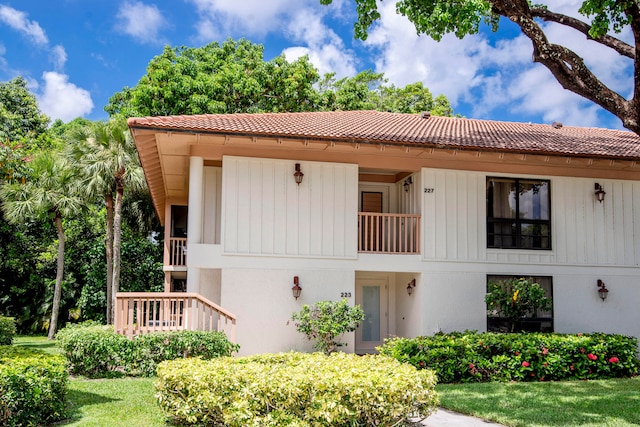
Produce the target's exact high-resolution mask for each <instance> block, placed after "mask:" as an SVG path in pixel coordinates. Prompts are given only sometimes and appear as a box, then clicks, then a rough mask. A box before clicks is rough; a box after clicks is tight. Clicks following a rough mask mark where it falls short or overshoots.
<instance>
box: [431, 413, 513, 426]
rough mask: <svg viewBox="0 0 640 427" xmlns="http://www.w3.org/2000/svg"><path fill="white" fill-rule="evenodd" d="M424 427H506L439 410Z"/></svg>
mask: <svg viewBox="0 0 640 427" xmlns="http://www.w3.org/2000/svg"><path fill="white" fill-rule="evenodd" d="M422 425H424V426H427V427H504V426H502V424H496V423H492V422H489V421H485V420H482V419H480V418H476V417H471V416H469V415H463V414H459V413H457V412H453V411H449V410H446V409H442V408H438V410H437V411H436V412H435V413H433V414H431V415H430V416H429V418H427V419H426V420H424V422H423V423H422Z"/></svg>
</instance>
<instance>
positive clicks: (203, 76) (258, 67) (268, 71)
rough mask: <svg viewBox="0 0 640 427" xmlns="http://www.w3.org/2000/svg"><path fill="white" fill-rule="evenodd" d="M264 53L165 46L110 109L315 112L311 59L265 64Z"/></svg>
mask: <svg viewBox="0 0 640 427" xmlns="http://www.w3.org/2000/svg"><path fill="white" fill-rule="evenodd" d="M263 51H264V49H263V47H262V46H261V45H258V44H253V43H251V42H250V41H248V40H245V39H241V40H239V41H234V40H231V39H229V40H227V41H225V42H224V43H222V44H218V43H210V44H208V45H206V46H203V47H199V48H191V47H180V48H171V47H165V49H164V51H163V53H162V54H161V55H158V56H156V57H155V58H153V59H152V60H151V62H149V65H148V66H147V73H146V74H145V75H144V76H143V77H142V79H140V81H139V82H138V84H137V85H136V86H135V87H134V88H124V89H123V90H122V91H121V92H119V93H117V94H115V95H114V96H112V97H111V98H110V99H109V104H108V105H107V107H105V110H106V111H107V112H108V113H109V114H110V115H115V114H123V115H124V116H127V117H131V116H154V115H155V116H157V115H174V114H207V113H238V112H265V111H272V112H273V111H312V110H314V109H316V103H317V101H318V100H317V99H316V95H317V93H316V91H315V90H314V89H313V84H314V83H315V82H316V81H317V80H318V73H317V71H316V69H315V68H314V67H313V66H312V65H311V64H310V63H309V60H308V58H307V57H302V58H300V59H297V60H295V61H293V62H288V61H286V60H285V59H284V57H283V56H280V57H278V58H275V59H273V60H271V61H265V60H264V57H263V56H264V52H263Z"/></svg>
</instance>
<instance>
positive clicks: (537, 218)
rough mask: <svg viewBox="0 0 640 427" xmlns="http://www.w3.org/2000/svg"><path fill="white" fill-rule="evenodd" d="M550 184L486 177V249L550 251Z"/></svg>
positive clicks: (538, 181) (539, 181)
mask: <svg viewBox="0 0 640 427" xmlns="http://www.w3.org/2000/svg"><path fill="white" fill-rule="evenodd" d="M550 187H551V184H550V181H548V180H541V179H524V178H502V177H487V247H488V248H501V249H545V250H550V249H551V195H550Z"/></svg>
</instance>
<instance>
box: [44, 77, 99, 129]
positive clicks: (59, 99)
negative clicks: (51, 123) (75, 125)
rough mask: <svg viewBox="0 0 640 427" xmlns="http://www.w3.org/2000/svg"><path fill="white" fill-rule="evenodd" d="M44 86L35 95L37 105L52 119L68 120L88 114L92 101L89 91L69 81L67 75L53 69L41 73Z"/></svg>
mask: <svg viewBox="0 0 640 427" xmlns="http://www.w3.org/2000/svg"><path fill="white" fill-rule="evenodd" d="M42 78H43V80H44V88H43V89H42V92H41V93H40V94H38V95H37V98H38V105H39V106H40V109H41V110H42V112H43V113H45V114H46V115H48V116H49V117H51V119H52V120H55V119H61V120H62V121H63V122H68V121H70V120H73V119H75V118H76V117H80V116H84V115H86V114H89V113H90V112H91V110H92V109H93V101H92V100H91V94H90V93H89V91H87V90H85V89H82V88H79V87H78V86H76V85H74V84H73V83H69V81H68V76H66V75H64V74H60V73H56V72H54V71H48V72H45V73H43V75H42Z"/></svg>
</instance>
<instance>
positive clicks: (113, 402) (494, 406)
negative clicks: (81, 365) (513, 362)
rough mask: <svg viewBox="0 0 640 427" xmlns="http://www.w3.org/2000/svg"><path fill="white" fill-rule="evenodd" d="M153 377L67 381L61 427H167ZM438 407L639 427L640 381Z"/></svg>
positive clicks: (456, 392) (498, 417)
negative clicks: (65, 415)
mask: <svg viewBox="0 0 640 427" xmlns="http://www.w3.org/2000/svg"><path fill="white" fill-rule="evenodd" d="M14 344H15V345H23V346H27V347H33V348H39V349H41V350H44V351H47V352H50V353H57V352H58V350H57V348H56V347H55V346H54V343H53V342H51V341H47V339H46V337H18V338H17V339H16V340H15V341H14ZM153 381H154V380H153V379H150V378H124V379H109V380H86V379H81V378H74V379H72V380H71V381H70V383H69V395H68V397H69V406H70V410H71V418H70V419H69V420H66V421H64V422H62V423H59V424H57V425H62V426H83V427H91V426H96V427H97V426H113V427H119V426H122V427H125V426H135V427H167V426H169V424H167V423H165V417H164V415H163V413H162V411H161V410H160V408H159V407H158V405H157V404H156V402H155V399H154V397H153V395H154V389H153ZM437 391H438V393H439V395H440V404H441V406H442V407H444V408H447V409H451V410H454V411H458V412H462V413H465V414H471V415H476V416H478V417H481V418H484V419H487V420H491V421H495V422H498V423H501V424H505V425H508V426H527V427H536V426H593V427H595V426H615V427H618V426H620V427H624V426H636V425H640V377H637V378H632V379H620V380H602V381H564V382H540V383H515V382H514V383H480V384H441V385H438V386H437Z"/></svg>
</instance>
